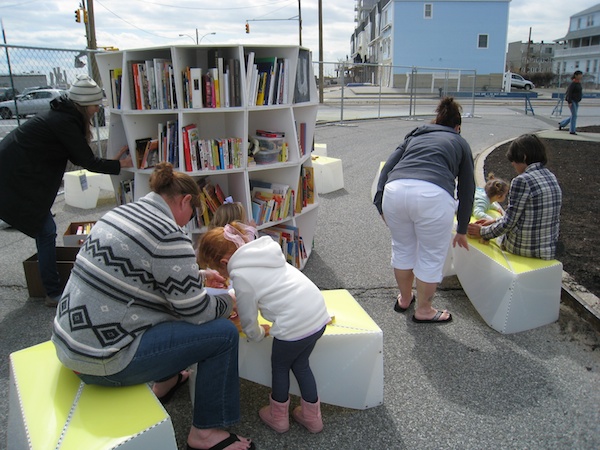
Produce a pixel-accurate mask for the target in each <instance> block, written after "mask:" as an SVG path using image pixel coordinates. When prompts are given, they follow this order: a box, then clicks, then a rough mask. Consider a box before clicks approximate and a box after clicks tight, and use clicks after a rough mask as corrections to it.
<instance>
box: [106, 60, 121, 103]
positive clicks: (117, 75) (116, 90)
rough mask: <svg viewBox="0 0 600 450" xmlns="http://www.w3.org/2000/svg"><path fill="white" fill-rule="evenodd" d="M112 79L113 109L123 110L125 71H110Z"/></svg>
mask: <svg viewBox="0 0 600 450" xmlns="http://www.w3.org/2000/svg"><path fill="white" fill-rule="evenodd" d="M109 78H110V93H111V101H112V107H113V108H116V109H120V108H121V83H122V79H123V69H121V68H117V69H111V70H110V71H109Z"/></svg>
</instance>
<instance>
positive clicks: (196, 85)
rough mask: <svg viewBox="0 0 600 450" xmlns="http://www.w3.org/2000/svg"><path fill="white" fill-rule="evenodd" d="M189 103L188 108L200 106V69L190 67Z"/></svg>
mask: <svg viewBox="0 0 600 450" xmlns="http://www.w3.org/2000/svg"><path fill="white" fill-rule="evenodd" d="M190 85H191V92H192V95H191V103H190V108H195V109H198V108H202V69H201V68H200V67H191V68H190Z"/></svg>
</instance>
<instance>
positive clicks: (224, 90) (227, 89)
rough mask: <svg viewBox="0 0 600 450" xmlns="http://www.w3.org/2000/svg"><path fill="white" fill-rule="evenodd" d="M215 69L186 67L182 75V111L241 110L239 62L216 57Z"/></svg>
mask: <svg viewBox="0 0 600 450" xmlns="http://www.w3.org/2000/svg"><path fill="white" fill-rule="evenodd" d="M216 63H217V67H211V68H208V69H204V70H203V69H202V68H200V67H187V68H186V69H185V70H184V71H183V74H182V79H183V107H184V108H195V109H199V108H229V107H234V106H242V92H241V78H240V61H239V60H237V59H233V58H231V59H228V60H227V61H225V60H224V59H223V58H220V57H217V61H216Z"/></svg>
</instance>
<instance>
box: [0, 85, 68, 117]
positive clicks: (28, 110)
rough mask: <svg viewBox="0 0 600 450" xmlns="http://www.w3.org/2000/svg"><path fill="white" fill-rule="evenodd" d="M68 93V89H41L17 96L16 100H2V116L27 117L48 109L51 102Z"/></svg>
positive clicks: (0, 111) (0, 108)
mask: <svg viewBox="0 0 600 450" xmlns="http://www.w3.org/2000/svg"><path fill="white" fill-rule="evenodd" d="M66 93H67V91H63V90H60V89H39V90H37V91H31V92H30V93H29V94H25V95H23V96H21V97H19V98H17V100H16V101H15V100H8V101H5V102H0V117H1V118H3V119H11V118H12V117H13V116H17V115H18V116H19V117H25V116H28V115H30V114H38V113H41V112H44V111H48V110H49V109H50V102H51V101H52V100H54V99H55V98H57V97H60V96H61V95H62V94H66ZM15 104H16V107H15ZM17 109H18V114H17Z"/></svg>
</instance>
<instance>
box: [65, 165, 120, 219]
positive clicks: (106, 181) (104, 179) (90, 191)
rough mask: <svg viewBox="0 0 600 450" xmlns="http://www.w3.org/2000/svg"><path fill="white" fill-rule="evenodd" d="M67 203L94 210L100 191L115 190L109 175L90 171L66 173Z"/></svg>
mask: <svg viewBox="0 0 600 450" xmlns="http://www.w3.org/2000/svg"><path fill="white" fill-rule="evenodd" d="M63 181H64V188H65V203H66V204H67V205H69V206H74V207H76V208H82V209H92V208H95V207H96V204H97V203H98V197H99V196H100V189H104V190H107V191H112V190H113V185H112V181H111V179H110V176H109V175H106V174H103V173H94V172H90V171H88V170H75V171H72V172H66V173H65V174H64V176H63Z"/></svg>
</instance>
